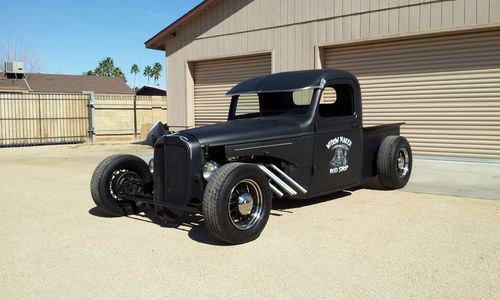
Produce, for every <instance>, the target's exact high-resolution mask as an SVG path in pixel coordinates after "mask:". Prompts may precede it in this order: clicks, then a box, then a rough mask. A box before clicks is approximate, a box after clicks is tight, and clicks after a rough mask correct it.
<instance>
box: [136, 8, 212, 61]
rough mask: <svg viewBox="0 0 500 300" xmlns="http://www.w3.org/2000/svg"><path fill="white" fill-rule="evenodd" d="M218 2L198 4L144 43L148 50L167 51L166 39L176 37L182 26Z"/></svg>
mask: <svg viewBox="0 0 500 300" xmlns="http://www.w3.org/2000/svg"><path fill="white" fill-rule="evenodd" d="M216 1H218V0H205V1H203V2H201V3H200V4H198V5H197V6H196V7H194V8H193V9H191V10H190V11H188V12H187V13H186V14H185V15H183V16H182V17H180V18H179V19H177V20H176V21H175V22H173V23H172V24H170V25H168V26H167V27H165V28H164V29H163V30H162V31H160V32H158V33H157V34H156V35H155V36H153V37H152V38H150V39H149V40H147V41H146V42H144V44H145V45H146V48H148V49H154V50H162V51H165V39H166V38H167V37H170V36H172V35H175V32H176V31H177V30H178V29H179V28H181V27H182V25H184V24H186V23H187V22H189V21H190V20H191V19H192V18H194V17H195V16H197V15H199V14H200V13H202V12H203V11H204V10H205V9H208V7H209V6H210V5H212V4H213V3H215V2H216Z"/></svg>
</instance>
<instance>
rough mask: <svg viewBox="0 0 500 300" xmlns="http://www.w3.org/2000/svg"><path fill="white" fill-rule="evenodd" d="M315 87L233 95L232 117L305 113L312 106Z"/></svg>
mask: <svg viewBox="0 0 500 300" xmlns="http://www.w3.org/2000/svg"><path fill="white" fill-rule="evenodd" d="M313 94H314V89H306V90H299V91H289V92H276V93H261V94H242V95H236V96H233V99H232V101H233V103H232V106H233V107H234V110H232V111H231V116H230V119H241V118H253V117H264V116H276V115H283V114H289V115H305V114H307V112H308V111H309V107H310V106H311V100H312V96H313Z"/></svg>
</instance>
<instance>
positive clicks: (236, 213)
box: [203, 163, 272, 244]
mask: <svg viewBox="0 0 500 300" xmlns="http://www.w3.org/2000/svg"><path fill="white" fill-rule="evenodd" d="M271 199H272V193H271V190H270V188H269V183H268V181H267V178H266V176H265V175H264V174H263V173H262V171H261V170H260V169H259V168H258V167H257V166H255V165H252V164H245V163H229V164H226V165H224V166H223V167H221V168H220V169H219V170H218V171H217V172H216V173H215V174H214V175H213V177H212V178H211V179H210V181H209V182H208V184H207V187H206V189H205V194H204V197H203V216H204V219H205V224H206V226H207V229H208V231H209V232H210V233H211V234H212V235H213V236H214V237H215V238H217V239H219V240H221V241H224V242H226V243H230V244H242V243H246V242H249V241H252V240H254V239H256V238H257V237H258V236H259V235H260V233H261V232H262V230H263V229H264V227H265V226H266V223H267V220H268V219H269V215H270V212H271Z"/></svg>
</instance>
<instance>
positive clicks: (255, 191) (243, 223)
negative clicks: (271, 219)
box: [228, 179, 264, 230]
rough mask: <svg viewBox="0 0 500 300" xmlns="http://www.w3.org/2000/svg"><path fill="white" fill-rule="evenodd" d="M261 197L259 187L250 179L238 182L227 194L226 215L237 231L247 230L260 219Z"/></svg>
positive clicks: (261, 209) (261, 211) (261, 210)
mask: <svg viewBox="0 0 500 300" xmlns="http://www.w3.org/2000/svg"><path fill="white" fill-rule="evenodd" d="M263 203H264V202H263V195H262V190H261V189H260V187H259V185H258V184H257V183H256V182H255V181H253V180H251V179H243V180H241V181H240V182H238V183H237V184H236V185H235V186H234V187H233V188H232V190H231V193H230V194H229V203H228V214H229V219H230V220H231V223H232V224H233V225H234V227H236V228H238V229H239V230H248V229H250V228H252V227H253V226H255V224H257V223H258V221H259V220H260V219H261V218H262V213H263Z"/></svg>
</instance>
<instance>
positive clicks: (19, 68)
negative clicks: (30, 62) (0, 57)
mask: <svg viewBox="0 0 500 300" xmlns="http://www.w3.org/2000/svg"><path fill="white" fill-rule="evenodd" d="M5 73H6V74H24V62H23V61H6V62H5Z"/></svg>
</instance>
